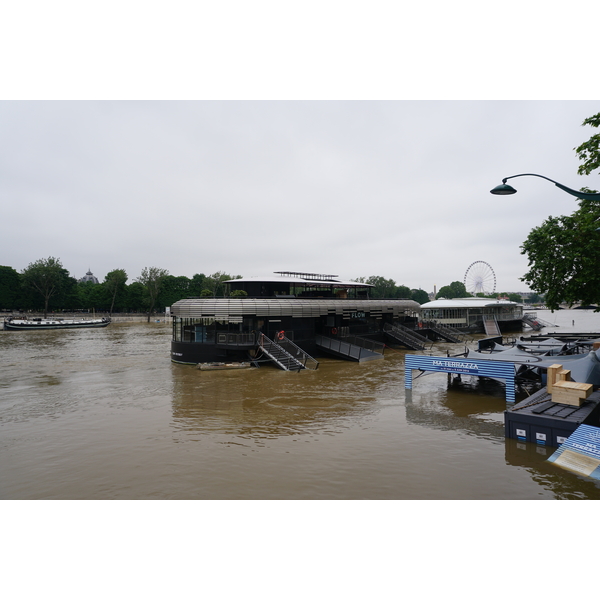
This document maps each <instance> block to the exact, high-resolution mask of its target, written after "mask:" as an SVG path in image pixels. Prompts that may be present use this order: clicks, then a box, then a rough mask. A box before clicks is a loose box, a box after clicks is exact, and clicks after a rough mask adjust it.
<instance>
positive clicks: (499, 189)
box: [490, 182, 517, 196]
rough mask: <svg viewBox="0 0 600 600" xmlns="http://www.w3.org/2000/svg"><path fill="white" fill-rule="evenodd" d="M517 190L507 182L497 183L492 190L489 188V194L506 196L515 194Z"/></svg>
mask: <svg viewBox="0 0 600 600" xmlns="http://www.w3.org/2000/svg"><path fill="white" fill-rule="evenodd" d="M516 193H517V190H515V188H514V187H512V186H510V185H508V184H507V183H504V182H503V183H501V184H500V185H497V186H496V187H495V188H494V189H493V190H490V194H495V195H496V196H508V195H510V194H516Z"/></svg>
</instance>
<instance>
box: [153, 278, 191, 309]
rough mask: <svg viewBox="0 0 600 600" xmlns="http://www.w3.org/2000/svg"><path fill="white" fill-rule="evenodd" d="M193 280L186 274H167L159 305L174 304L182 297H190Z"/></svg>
mask: <svg viewBox="0 0 600 600" xmlns="http://www.w3.org/2000/svg"><path fill="white" fill-rule="evenodd" d="M191 283H192V282H191V280H190V279H189V278H187V277H185V276H184V275H181V276H179V277H175V276H174V275H167V276H166V277H165V278H164V280H163V284H162V287H161V292H160V296H159V299H158V304H159V306H172V305H173V304H175V302H177V301H178V300H181V299H182V298H189V297H190V296H191V295H192V294H190V285H191Z"/></svg>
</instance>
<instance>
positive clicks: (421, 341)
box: [383, 323, 430, 350]
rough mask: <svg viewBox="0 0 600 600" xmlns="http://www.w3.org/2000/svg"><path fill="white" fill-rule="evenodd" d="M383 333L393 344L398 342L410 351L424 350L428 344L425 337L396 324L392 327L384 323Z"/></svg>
mask: <svg viewBox="0 0 600 600" xmlns="http://www.w3.org/2000/svg"><path fill="white" fill-rule="evenodd" d="M383 332H384V333H385V334H386V335H388V336H389V337H391V338H392V339H393V340H394V341H395V342H399V343H400V344H402V345H403V346H406V347H407V348H410V349H411V350H425V345H426V344H428V343H430V342H429V340H428V339H427V338H426V337H425V336H423V335H421V334H419V333H417V332H416V331H412V330H410V329H408V327H404V326H403V325H399V324H397V323H396V324H394V325H390V324H389V323H386V324H385V325H384V326H383Z"/></svg>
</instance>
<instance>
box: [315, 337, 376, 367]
mask: <svg viewBox="0 0 600 600" xmlns="http://www.w3.org/2000/svg"><path fill="white" fill-rule="evenodd" d="M316 342H317V348H319V350H322V351H323V352H325V353H327V354H331V355H333V356H336V357H338V358H344V359H346V360H353V361H355V362H359V363H362V362H366V361H369V360H378V359H381V358H383V349H384V348H385V344H381V343H379V342H374V341H372V340H368V339H366V338H362V337H359V336H350V337H343V338H331V337H326V336H324V335H317V337H316Z"/></svg>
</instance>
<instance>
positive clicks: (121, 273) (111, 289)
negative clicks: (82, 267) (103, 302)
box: [103, 269, 127, 315]
mask: <svg viewBox="0 0 600 600" xmlns="http://www.w3.org/2000/svg"><path fill="white" fill-rule="evenodd" d="M126 282H127V273H126V272H125V269H114V270H113V271H110V272H109V273H107V274H106V277H105V278H104V284H103V287H104V288H105V291H106V294H107V296H108V297H110V310H109V313H110V314H111V315H112V311H113V309H114V307H115V302H118V300H120V301H121V302H123V301H124V300H125V297H126V288H125V284H126ZM117 298H118V300H117Z"/></svg>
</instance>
